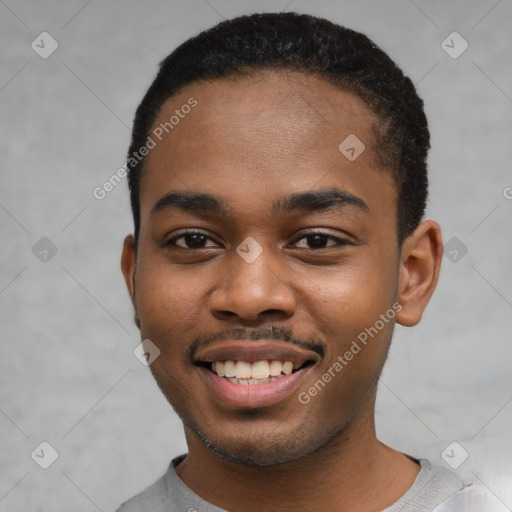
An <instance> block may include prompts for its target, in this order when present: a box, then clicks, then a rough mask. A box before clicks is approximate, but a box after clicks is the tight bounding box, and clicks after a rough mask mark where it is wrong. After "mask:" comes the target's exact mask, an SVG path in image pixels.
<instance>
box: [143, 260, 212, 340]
mask: <svg viewBox="0 0 512 512" xmlns="http://www.w3.org/2000/svg"><path fill="white" fill-rule="evenodd" d="M137 272H138V273H137V279H136V305H137V309H138V313H139V317H140V320H141V335H142V336H143V337H144V338H149V339H152V341H155V340H161V344H163V346H162V347H161V350H162V349H166V350H170V348H171V347H170V346H166V344H169V343H168V340H171V339H173V338H174V339H180V338H181V336H180V334H182V333H183V332H187V331H190V326H191V324H196V323H197V321H198V318H199V316H200V313H201V309H204V301H202V300H201V297H203V295H204V293H205V292H206V290H204V285H205V282H204V279H202V278H201V275H197V273H190V272H182V271H177V270H174V271H173V270H172V268H171V267H170V265H168V264H159V263H158V262H152V263H150V262H149V260H148V261H147V262H145V264H144V265H143V266H141V267H139V269H138V271H137ZM153 338H154V340H153ZM172 345H173V346H175V344H172ZM176 348H177V347H176Z"/></svg>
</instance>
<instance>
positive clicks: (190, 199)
mask: <svg viewBox="0 0 512 512" xmlns="http://www.w3.org/2000/svg"><path fill="white" fill-rule="evenodd" d="M346 207H354V208H357V209H359V210H361V211H364V212H366V213H368V212H369V211H370V209H369V207H368V205H367V204H366V203H365V201H364V200H363V199H361V198H360V197H357V196H354V195H353V194H350V193H349V192H346V191H344V190H340V189H338V188H331V189H324V190H308V191H305V192H296V193H293V194H291V195H289V196H285V197H281V198H279V199H278V200H277V201H275V202H274V203H273V204H272V214H273V215H274V216H279V215H283V214H286V213H314V212H324V211H331V210H341V209H345V208H346ZM172 209H179V210H183V211H187V212H193V213H198V214H214V215H228V214H229V213H230V211H231V209H230V208H229V207H228V205H227V204H226V202H225V201H224V200H223V199H222V198H221V197H218V196H214V195H211V194H203V193H195V192H169V193H167V194H165V195H164V196H162V197H161V198H160V199H159V200H158V201H157V202H156V204H155V205H154V206H153V208H152V210H151V214H150V215H151V216H153V215H156V214H157V213H160V212H163V211H166V210H172Z"/></svg>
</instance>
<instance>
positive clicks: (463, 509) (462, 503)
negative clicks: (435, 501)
mask: <svg viewBox="0 0 512 512" xmlns="http://www.w3.org/2000/svg"><path fill="white" fill-rule="evenodd" d="M499 506H500V505H499V503H498V501H497V500H495V501H494V502H493V503H492V502H491V500H490V499H489V494H488V493H487V491H486V490H485V489H484V488H483V487H482V486H481V485H475V484H468V485H466V486H465V487H464V488H463V489H461V490H460V491H458V492H456V493H455V494H452V495H451V496H450V497H449V498H447V499H446V500H445V501H443V502H442V503H441V504H439V505H438V506H437V507H436V508H435V509H434V510H433V511H432V512H498V511H501V510H503V507H501V508H499Z"/></svg>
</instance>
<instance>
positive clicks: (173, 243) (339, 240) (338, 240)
mask: <svg viewBox="0 0 512 512" xmlns="http://www.w3.org/2000/svg"><path fill="white" fill-rule="evenodd" d="M193 235H200V236H204V237H206V238H207V239H208V240H211V241H213V242H215V240H214V239H213V238H211V237H210V236H208V234H207V233H205V232H203V231H194V230H191V231H184V232H182V233H180V234H179V235H176V236H174V237H173V238H171V239H170V240H168V241H167V242H166V243H165V246H166V247H169V246H171V247H176V248H179V249H185V250H194V249H196V250H197V249H208V247H198V248H193V247H192V248H191V247H181V246H179V245H177V244H176V240H179V239H180V238H184V237H186V236H193ZM314 235H320V236H323V237H326V238H327V239H328V240H334V241H335V242H336V243H335V244H332V245H327V246H326V247H320V248H316V249H315V248H311V247H308V248H303V249H306V250H311V251H315V250H322V249H328V248H329V247H342V246H345V245H354V244H352V243H350V242H349V241H348V240H345V239H343V238H339V237H336V236H334V235H331V234H329V233H328V232H325V231H312V232H310V233H306V234H303V235H301V236H300V237H298V238H296V239H295V240H294V241H293V242H292V243H294V244H296V243H297V242H299V241H301V240H304V239H306V238H307V237H309V236H314ZM215 243H217V242H215Z"/></svg>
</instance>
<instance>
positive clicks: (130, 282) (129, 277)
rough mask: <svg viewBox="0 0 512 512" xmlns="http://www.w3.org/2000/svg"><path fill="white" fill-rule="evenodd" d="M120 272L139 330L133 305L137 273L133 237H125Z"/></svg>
mask: <svg viewBox="0 0 512 512" xmlns="http://www.w3.org/2000/svg"><path fill="white" fill-rule="evenodd" d="M121 270H122V272H123V276H124V281H125V283H126V288H128V293H129V294H130V297H131V299H132V304H133V307H134V308H135V324H136V325H137V327H139V328H140V320H139V315H138V313H137V306H136V304H135V273H136V271H137V261H136V258H135V239H134V238H133V235H127V236H126V237H125V239H124V243H123V252H122V254H121Z"/></svg>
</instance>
